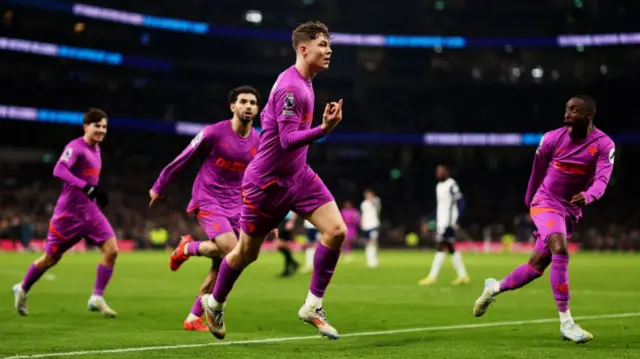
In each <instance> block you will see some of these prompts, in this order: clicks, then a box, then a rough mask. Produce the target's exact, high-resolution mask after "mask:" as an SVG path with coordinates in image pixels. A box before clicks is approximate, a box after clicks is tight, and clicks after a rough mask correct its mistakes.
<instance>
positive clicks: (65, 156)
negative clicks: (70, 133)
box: [60, 147, 73, 162]
mask: <svg viewBox="0 0 640 359" xmlns="http://www.w3.org/2000/svg"><path fill="white" fill-rule="evenodd" d="M71 156H73V148H71V147H67V148H65V149H64V152H62V156H60V159H61V160H62V161H65V162H69V160H70V159H71Z"/></svg>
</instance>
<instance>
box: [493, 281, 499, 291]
mask: <svg viewBox="0 0 640 359" xmlns="http://www.w3.org/2000/svg"><path fill="white" fill-rule="evenodd" d="M492 289H493V293H494V294H498V293H500V281H497V282H496V283H495V284H494V285H493V288H492Z"/></svg>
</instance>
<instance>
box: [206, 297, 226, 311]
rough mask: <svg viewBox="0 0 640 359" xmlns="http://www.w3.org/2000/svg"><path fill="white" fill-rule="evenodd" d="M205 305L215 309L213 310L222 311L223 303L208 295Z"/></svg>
mask: <svg viewBox="0 0 640 359" xmlns="http://www.w3.org/2000/svg"><path fill="white" fill-rule="evenodd" d="M207 304H208V305H209V306H210V307H211V308H213V309H215V310H223V309H224V304H225V303H219V302H218V301H217V300H216V299H215V298H214V297H213V295H210V296H209V298H208V299H207Z"/></svg>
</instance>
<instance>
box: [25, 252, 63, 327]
mask: <svg viewBox="0 0 640 359" xmlns="http://www.w3.org/2000/svg"><path fill="white" fill-rule="evenodd" d="M60 258H62V256H61V255H52V254H49V253H45V254H44V255H42V256H40V258H38V259H36V260H35V261H34V262H33V263H32V264H31V265H30V266H29V269H28V270H27V273H26V274H25V276H24V279H23V280H22V282H20V283H18V284H16V285H14V286H13V297H14V305H15V308H16V310H17V311H18V314H20V315H22V316H27V315H29V311H28V308H27V299H28V297H27V293H28V292H29V290H30V289H31V287H32V286H33V285H34V284H35V283H36V282H37V281H38V279H40V277H42V275H43V274H44V273H45V272H46V271H48V270H49V269H50V268H51V267H53V266H55V265H56V264H57V263H58V262H59V261H60Z"/></svg>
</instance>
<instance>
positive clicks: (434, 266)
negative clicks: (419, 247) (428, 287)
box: [428, 252, 445, 280]
mask: <svg viewBox="0 0 640 359" xmlns="http://www.w3.org/2000/svg"><path fill="white" fill-rule="evenodd" d="M444 257H445V254H444V252H436V256H435V257H433V263H431V270H430V271H429V276H428V278H431V279H433V280H435V279H437V278H438V274H440V268H442V263H444Z"/></svg>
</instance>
